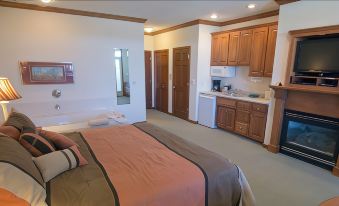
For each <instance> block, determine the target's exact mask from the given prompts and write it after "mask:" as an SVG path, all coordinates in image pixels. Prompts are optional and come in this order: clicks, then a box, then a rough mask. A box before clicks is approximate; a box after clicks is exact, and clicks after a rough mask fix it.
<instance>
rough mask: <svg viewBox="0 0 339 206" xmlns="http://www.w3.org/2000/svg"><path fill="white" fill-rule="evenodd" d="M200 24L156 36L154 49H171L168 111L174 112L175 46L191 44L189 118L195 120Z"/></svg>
mask: <svg viewBox="0 0 339 206" xmlns="http://www.w3.org/2000/svg"><path fill="white" fill-rule="evenodd" d="M198 37H199V25H195V26H191V27H186V28H183V29H178V30H175V31H171V32H166V33H163V34H159V35H156V36H154V50H162V49H169V85H168V112H170V113H172V86H173V82H172V77H173V48H176V47H183V46H190V47H191V57H190V95H189V119H191V120H195V116H196V115H195V111H196V106H197V105H196V93H197V86H196V82H197V62H198V61H197V59H198Z"/></svg>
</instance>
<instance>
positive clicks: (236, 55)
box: [211, 24, 277, 77]
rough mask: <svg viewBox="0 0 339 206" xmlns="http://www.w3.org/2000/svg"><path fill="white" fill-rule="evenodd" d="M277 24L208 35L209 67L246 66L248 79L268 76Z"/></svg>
mask: <svg viewBox="0 0 339 206" xmlns="http://www.w3.org/2000/svg"><path fill="white" fill-rule="evenodd" d="M276 38H277V25H276V24H269V25H265V26H264V25H261V26H256V27H248V28H247V29H245V28H242V29H239V30H233V31H230V32H228V31H225V32H223V33H220V32H219V33H215V34H212V54H211V66H249V67H250V72H249V75H250V76H256V77H263V76H264V77H271V76H272V70H273V61H274V52H275V42H276Z"/></svg>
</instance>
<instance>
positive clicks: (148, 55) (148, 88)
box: [145, 51, 152, 109]
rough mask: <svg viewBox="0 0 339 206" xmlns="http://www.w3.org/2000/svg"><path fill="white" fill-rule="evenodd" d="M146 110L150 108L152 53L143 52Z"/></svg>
mask: <svg viewBox="0 0 339 206" xmlns="http://www.w3.org/2000/svg"><path fill="white" fill-rule="evenodd" d="M145 87H146V88H145V89H146V109H151V108H152V52H151V51H145Z"/></svg>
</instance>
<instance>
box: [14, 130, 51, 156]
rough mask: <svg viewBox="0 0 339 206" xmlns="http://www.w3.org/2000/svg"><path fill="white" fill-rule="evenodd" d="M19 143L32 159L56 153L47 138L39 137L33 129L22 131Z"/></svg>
mask: <svg viewBox="0 0 339 206" xmlns="http://www.w3.org/2000/svg"><path fill="white" fill-rule="evenodd" d="M19 142H20V144H21V145H22V146H23V147H24V148H26V150H28V151H29V152H30V153H31V154H32V155H33V156H34V157H39V156H41V155H44V154H47V153H50V152H54V151H56V148H55V146H54V144H53V142H52V141H51V140H50V139H49V138H48V137H46V136H44V135H41V134H39V133H38V132H36V131H35V129H32V128H28V127H24V128H23V129H22V132H21V135H20V138H19Z"/></svg>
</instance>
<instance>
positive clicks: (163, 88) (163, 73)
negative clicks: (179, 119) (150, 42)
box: [154, 49, 168, 113]
mask: <svg viewBox="0 0 339 206" xmlns="http://www.w3.org/2000/svg"><path fill="white" fill-rule="evenodd" d="M154 75H155V100H156V102H155V109H157V110H159V111H161V112H166V113H168V49H166V50H157V51H154Z"/></svg>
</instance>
